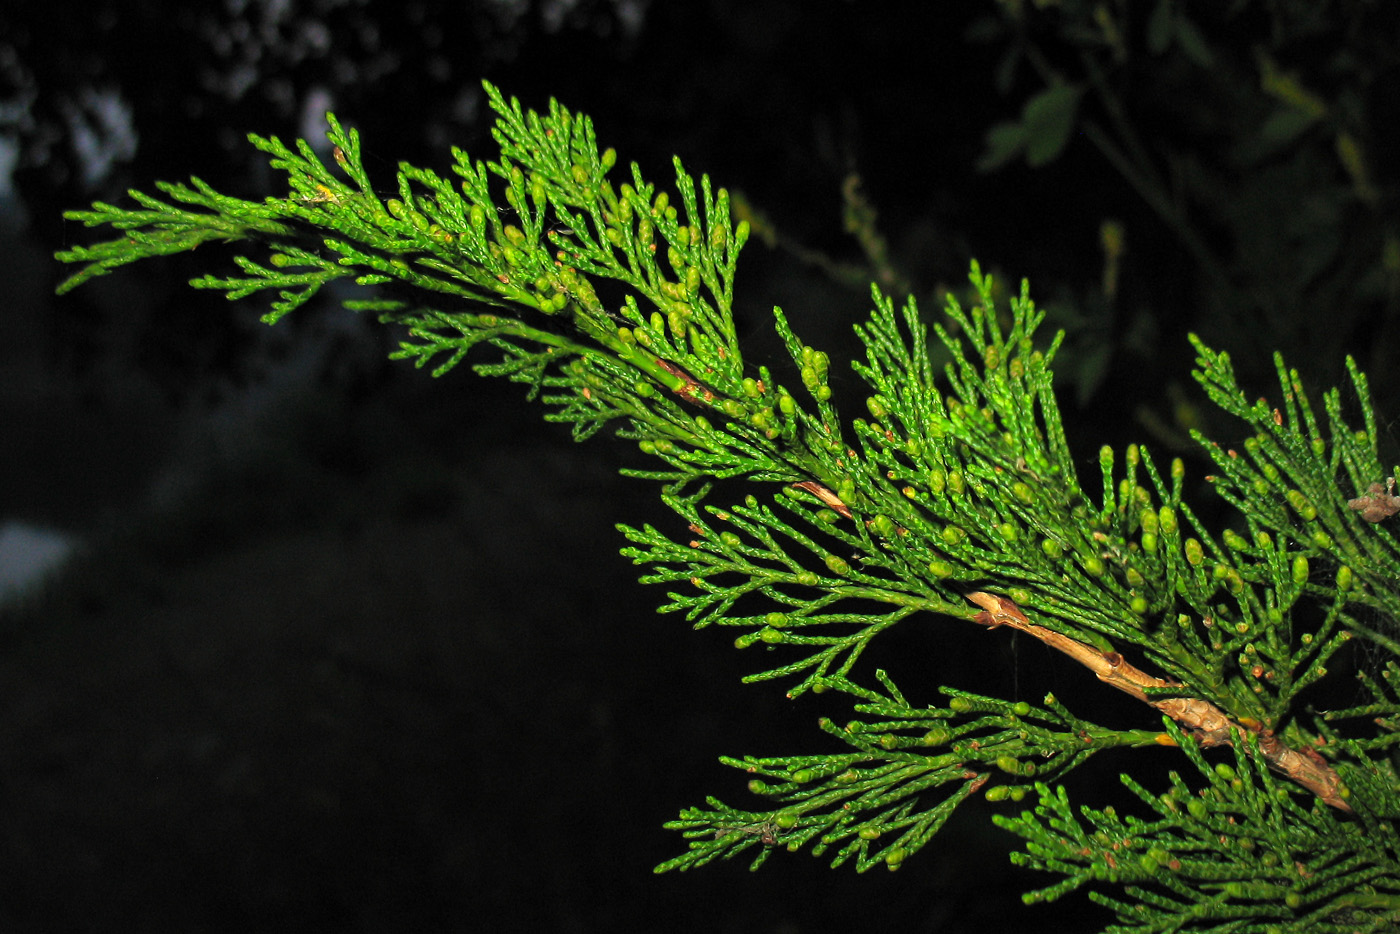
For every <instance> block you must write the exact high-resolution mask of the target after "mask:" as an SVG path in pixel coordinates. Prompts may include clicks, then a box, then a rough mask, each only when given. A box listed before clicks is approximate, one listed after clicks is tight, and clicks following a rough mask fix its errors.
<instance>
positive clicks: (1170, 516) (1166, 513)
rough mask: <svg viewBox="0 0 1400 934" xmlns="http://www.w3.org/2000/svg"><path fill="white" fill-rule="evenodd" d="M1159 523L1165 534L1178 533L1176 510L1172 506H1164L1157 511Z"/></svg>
mask: <svg viewBox="0 0 1400 934" xmlns="http://www.w3.org/2000/svg"><path fill="white" fill-rule="evenodd" d="M1157 525H1158V527H1159V528H1160V529H1161V530H1162V534H1163V535H1175V534H1176V510H1175V509H1173V508H1171V507H1170V506H1163V507H1162V508H1161V509H1160V510H1158V512H1157Z"/></svg>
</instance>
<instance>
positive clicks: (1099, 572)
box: [1080, 555, 1108, 577]
mask: <svg viewBox="0 0 1400 934" xmlns="http://www.w3.org/2000/svg"><path fill="white" fill-rule="evenodd" d="M1080 563H1081V564H1082V565H1083V567H1084V572H1085V573H1086V574H1088V575H1089V576H1090V577H1103V575H1104V572H1105V571H1107V570H1108V568H1107V567H1106V566H1105V565H1104V563H1103V559H1102V558H1100V557H1099V556H1098V555H1089V556H1088V557H1087V558H1085V559H1084V560H1083V561H1082V562H1080Z"/></svg>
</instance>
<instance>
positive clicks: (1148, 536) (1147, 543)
mask: <svg viewBox="0 0 1400 934" xmlns="http://www.w3.org/2000/svg"><path fill="white" fill-rule="evenodd" d="M1142 550H1143V551H1145V552H1147V553H1148V554H1149V555H1153V554H1156V553H1157V536H1156V535H1155V534H1154V533H1152V532H1143V533H1142Z"/></svg>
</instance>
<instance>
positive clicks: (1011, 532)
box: [997, 522, 1018, 542]
mask: <svg viewBox="0 0 1400 934" xmlns="http://www.w3.org/2000/svg"><path fill="white" fill-rule="evenodd" d="M997 534H998V535H1000V536H1001V537H1002V538H1003V539H1004V540H1006V541H1008V542H1014V541H1015V540H1016V536H1017V534H1018V533H1017V530H1016V526H1014V525H1012V524H1011V523H1010V522H1003V523H1002V524H1001V525H998V526H997Z"/></svg>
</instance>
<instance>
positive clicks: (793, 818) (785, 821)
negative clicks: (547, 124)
mask: <svg viewBox="0 0 1400 934" xmlns="http://www.w3.org/2000/svg"><path fill="white" fill-rule="evenodd" d="M611 151H612V150H609V152H611ZM773 823H775V824H777V825H778V827H779V829H781V830H791V829H792V828H794V827H796V826H797V815H796V814H794V813H793V812H791V811H779V812H778V813H777V815H776V816H775V817H774V818H773Z"/></svg>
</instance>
